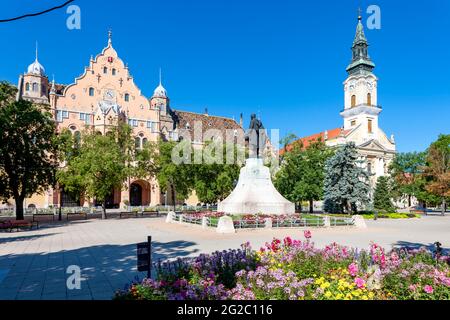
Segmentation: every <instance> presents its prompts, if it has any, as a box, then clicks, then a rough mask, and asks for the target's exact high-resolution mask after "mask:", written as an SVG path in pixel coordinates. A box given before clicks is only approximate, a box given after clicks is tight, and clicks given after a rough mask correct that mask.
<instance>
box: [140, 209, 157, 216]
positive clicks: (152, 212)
mask: <svg viewBox="0 0 450 320" xmlns="http://www.w3.org/2000/svg"><path fill="white" fill-rule="evenodd" d="M141 216H142V217H144V216H149V217H152V216H155V217H159V216H160V213H159V211H158V210H147V211H146V210H144V211H142V212H141Z"/></svg>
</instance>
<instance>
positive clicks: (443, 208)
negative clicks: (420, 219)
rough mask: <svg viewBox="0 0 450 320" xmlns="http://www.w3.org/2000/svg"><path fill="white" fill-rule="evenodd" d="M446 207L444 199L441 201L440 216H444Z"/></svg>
mask: <svg viewBox="0 0 450 320" xmlns="http://www.w3.org/2000/svg"><path fill="white" fill-rule="evenodd" d="M446 206H447V203H446V201H445V198H444V199H442V215H443V216H445V207H446Z"/></svg>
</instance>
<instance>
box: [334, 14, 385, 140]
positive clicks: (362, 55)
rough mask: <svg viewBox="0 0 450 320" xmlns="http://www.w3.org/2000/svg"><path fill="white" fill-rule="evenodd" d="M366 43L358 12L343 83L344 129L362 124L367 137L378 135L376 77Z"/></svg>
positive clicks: (378, 108) (342, 114) (378, 109)
mask: <svg viewBox="0 0 450 320" xmlns="http://www.w3.org/2000/svg"><path fill="white" fill-rule="evenodd" d="M368 48H369V44H368V41H367V39H366V36H365V34H364V26H363V23H362V16H361V14H360V15H359V16H358V24H357V27H356V35H355V39H354V41H353V45H352V49H351V50H352V60H351V62H350V64H349V66H348V67H347V73H348V77H347V79H346V80H345V82H344V96H345V99H344V111H342V112H341V116H342V117H343V118H344V130H352V129H354V128H356V127H359V126H363V128H364V132H365V133H366V135H367V139H373V138H377V135H378V116H379V114H380V113H381V107H380V106H379V105H378V95H377V83H378V78H377V77H376V76H375V75H374V74H373V72H372V71H373V69H374V68H375V64H374V63H373V62H372V60H371V58H370V56H369V50H368Z"/></svg>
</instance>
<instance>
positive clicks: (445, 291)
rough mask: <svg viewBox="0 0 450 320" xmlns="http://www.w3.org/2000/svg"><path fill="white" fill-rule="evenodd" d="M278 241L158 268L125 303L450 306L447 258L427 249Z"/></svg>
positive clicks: (121, 293) (132, 288) (136, 285)
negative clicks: (432, 303)
mask: <svg viewBox="0 0 450 320" xmlns="http://www.w3.org/2000/svg"><path fill="white" fill-rule="evenodd" d="M304 235H305V238H306V240H304V241H298V240H292V239H291V238H286V239H284V240H283V241H281V240H278V239H274V240H273V241H272V242H271V243H267V244H266V245H265V247H263V248H261V249H260V250H258V251H254V250H252V249H251V247H250V244H249V243H246V244H244V245H242V247H241V248H240V249H237V250H227V251H220V252H219V251H218V252H215V253H212V254H209V255H200V256H199V257H197V258H193V259H184V260H182V259H179V260H177V261H174V262H164V263H163V262H159V263H157V264H156V265H155V270H156V279H145V280H144V281H142V282H141V283H133V284H131V285H130V286H129V288H128V289H126V290H125V291H119V292H117V294H116V296H115V299H119V300H120V299H125V300H157V299H159V300H174V299H175V300H225V299H231V300H268V299H278V300H288V299H291V300H312V299H316V300H375V299H380V300H412V299H427V300H432V299H440V300H446V299H450V266H449V265H450V258H449V257H448V256H439V255H436V254H433V253H431V252H429V251H427V250H426V249H419V250H417V249H416V250H410V249H406V248H403V249H395V250H392V251H390V252H385V250H384V249H383V248H381V247H380V246H378V245H376V244H371V246H370V248H369V250H362V251H361V250H359V251H358V250H355V249H352V248H348V247H344V246H340V245H338V244H336V243H333V244H331V245H329V246H327V247H325V248H324V249H318V248H316V247H315V246H314V243H313V242H311V241H310V238H311V232H310V231H305V234H304Z"/></svg>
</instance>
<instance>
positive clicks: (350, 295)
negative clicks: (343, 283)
mask: <svg viewBox="0 0 450 320" xmlns="http://www.w3.org/2000/svg"><path fill="white" fill-rule="evenodd" d="M352 298H353V296H352V294H351V293H350V292H349V293H347V294H346V295H345V299H346V300H352Z"/></svg>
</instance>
